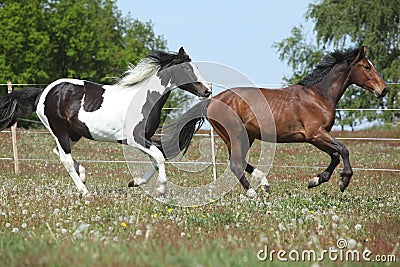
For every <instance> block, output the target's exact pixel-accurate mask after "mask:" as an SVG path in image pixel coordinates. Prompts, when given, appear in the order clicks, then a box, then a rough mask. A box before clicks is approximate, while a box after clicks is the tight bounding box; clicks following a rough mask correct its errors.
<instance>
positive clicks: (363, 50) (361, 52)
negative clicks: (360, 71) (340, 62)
mask: <svg viewBox="0 0 400 267" xmlns="http://www.w3.org/2000/svg"><path fill="white" fill-rule="evenodd" d="M366 53H367V47H366V46H364V45H363V46H361V47H360V49H358V53H357V56H356V57H355V58H354V60H353V62H358V61H360V60H361V59H363V58H364V57H365V54H366Z"/></svg>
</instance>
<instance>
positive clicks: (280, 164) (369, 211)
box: [0, 127, 400, 266]
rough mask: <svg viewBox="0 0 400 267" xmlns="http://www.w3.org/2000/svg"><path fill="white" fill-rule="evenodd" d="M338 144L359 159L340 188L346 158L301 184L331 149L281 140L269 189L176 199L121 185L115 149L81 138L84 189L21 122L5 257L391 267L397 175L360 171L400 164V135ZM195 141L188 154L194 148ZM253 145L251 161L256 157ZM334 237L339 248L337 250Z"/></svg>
mask: <svg viewBox="0 0 400 267" xmlns="http://www.w3.org/2000/svg"><path fill="white" fill-rule="evenodd" d="M399 132H400V130H399V128H392V127H389V128H385V129H379V128H377V129H372V130H368V131H361V132H335V133H334V135H335V136H337V137H381V138H382V137H388V138H399ZM342 142H343V143H345V144H346V146H347V148H348V149H349V151H350V160H351V162H352V165H353V167H354V168H355V170H354V176H353V178H352V180H351V182H350V185H349V187H348V189H347V190H346V191H345V192H344V193H341V192H340V190H339V187H338V182H339V175H340V171H341V166H342V165H339V166H338V168H337V170H336V171H335V173H334V175H333V177H332V178H331V180H330V181H329V182H328V183H325V184H323V185H321V186H319V187H317V188H314V189H311V190H308V189H307V184H308V180H309V179H310V178H312V177H314V176H315V175H316V174H318V173H319V172H321V171H322V170H323V169H322V168H321V167H325V166H327V165H328V163H329V157H328V156H327V155H325V154H324V153H322V152H320V151H318V150H317V149H316V148H314V147H312V146H310V145H308V144H279V145H277V147H276V153H275V158H274V162H273V164H274V166H276V167H272V168H271V170H270V172H269V175H268V179H269V182H270V185H271V194H269V195H266V194H264V193H263V192H262V191H260V190H257V192H258V197H257V198H256V199H248V198H247V197H246V196H245V192H244V190H243V189H242V188H241V187H240V185H239V184H237V185H236V186H235V187H234V189H233V190H232V191H231V192H230V193H228V194H227V195H225V196H224V197H223V198H221V199H217V200H215V201H213V202H212V203H210V204H208V205H204V206H198V205H193V206H192V207H186V208H183V207H176V206H172V205H166V204H163V203H160V202H159V201H157V200H155V199H153V198H152V197H150V196H148V195H147V194H145V193H144V192H143V190H142V189H141V188H128V187H127V183H128V182H129V180H130V179H131V178H132V177H131V175H130V172H129V170H128V167H127V166H126V164H125V163H124V162H123V161H124V155H123V151H122V147H121V146H120V145H118V144H109V143H100V142H93V141H88V140H82V141H81V142H80V143H78V144H77V146H76V147H75V148H74V151H73V153H74V155H75V158H76V159H78V160H81V161H82V164H83V165H84V166H85V168H86V173H87V185H88V188H89V190H90V191H91V192H95V194H92V195H91V196H89V197H81V196H80V195H79V194H77V191H76V188H75V185H74V184H73V182H72V179H70V178H69V176H68V173H67V172H66V170H65V169H64V167H63V166H62V165H61V164H60V163H59V161H58V159H57V157H56V156H55V155H54V154H53V153H52V152H51V151H52V149H53V147H54V140H53V139H52V137H51V136H50V135H49V134H41V133H32V132H23V131H22V132H21V131H20V132H18V149H19V157H20V158H22V159H24V160H23V161H21V163H20V169H21V174H20V175H18V176H17V175H15V174H14V170H13V161H11V160H6V159H3V160H0V186H1V187H0V199H1V202H0V203H1V204H0V205H1V206H0V251H1V253H0V265H1V266H286V265H287V264H288V262H289V263H291V265H295V266H373V265H376V266H378V265H379V266H380V265H382V264H383V266H397V265H398V263H399V260H400V248H399V236H400V216H399V215H400V205H399V200H400V191H399V181H400V173H399V172H393V171H382V170H363V169H365V168H370V169H397V170H398V169H400V157H399V155H400V142H399V141H365V140H364V141H354V140H343V141H342ZM197 143H198V142H197V141H196V140H195V141H194V143H193V145H192V149H191V150H190V151H189V155H188V158H190V157H194V158H195V157H196V153H198V152H197V150H196V149H195V148H196V144H197ZM0 144H1V146H0V158H12V148H11V137H10V134H9V133H0ZM259 147H260V144H259V143H258V144H256V145H255V148H254V149H253V150H252V152H251V154H250V161H251V160H252V159H256V158H257V157H258V153H259ZM217 158H218V162H220V163H221V164H220V165H218V166H219V168H220V169H219V170H218V173H220V172H221V171H223V169H225V168H226V167H227V165H226V163H227V155H226V151H225V148H224V146H223V144H222V143H221V142H220V141H218V142H217ZM27 159H31V160H27ZM87 160H94V161H96V160H109V161H121V162H114V163H106V162H92V161H87ZM287 166H290V167H287ZM221 168H222V169H221ZM167 174H168V178H169V179H170V181H173V182H174V183H181V184H182V185H183V186H196V185H199V184H207V183H209V182H210V181H211V180H212V170H211V167H210V168H207V169H205V170H204V171H202V172H199V173H196V172H190V173H188V172H182V171H180V170H179V169H177V168H175V167H174V166H171V165H167ZM153 178H155V177H153ZM338 241H343V242H345V243H346V247H345V248H343V249H339V248H338ZM279 251H281V252H280V254H279V253H278V252H279ZM282 251H283V252H282ZM310 251H312V252H313V253H315V257H316V258H315V259H313V258H312V256H313V255H312V254H310ZM324 251H330V252H332V253H333V254H332V255H328V252H324ZM334 251H336V254H335V252H334ZM369 251H370V252H371V253H369ZM271 253H272V254H271ZM357 253H358V254H357ZM362 253H366V254H367V255H364V256H367V259H369V260H370V261H369V262H367V261H366V260H365V259H364V258H362V256H363V254H362ZM302 254H303V255H304V256H305V258H304V259H302V258H301V256H302ZM278 255H280V258H279V257H278ZM357 255H359V256H360V259H359V260H357V258H356V256H357ZM390 255H394V257H395V258H394V257H392V256H390ZM264 256H267V257H264ZM271 256H272V258H271ZM329 256H330V257H331V258H330V257H329ZM335 256H336V258H335ZM260 257H261V258H262V257H264V259H265V261H262V260H260V259H259V258H260ZM296 257H298V258H296ZM308 257H311V258H308ZM346 257H347V259H346ZM285 259H286V260H287V261H288V262H285V261H284V260H285ZM320 259H323V261H320ZM393 260H397V262H389V261H393ZM378 261H379V262H378ZM382 261H386V262H385V263H382Z"/></svg>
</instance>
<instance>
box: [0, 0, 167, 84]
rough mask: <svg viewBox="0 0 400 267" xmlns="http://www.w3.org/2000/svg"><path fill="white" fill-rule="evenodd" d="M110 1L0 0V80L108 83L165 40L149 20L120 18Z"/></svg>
mask: <svg viewBox="0 0 400 267" xmlns="http://www.w3.org/2000/svg"><path fill="white" fill-rule="evenodd" d="M115 2H116V1H115V0H90V1H89V0H32V1H24V0H17V1H15V0H3V1H0V22H1V25H2V31H1V33H0V37H1V38H0V80H2V81H3V83H4V82H6V81H7V80H12V82H13V83H50V82H51V81H53V80H56V79H58V78H61V77H74V78H81V79H88V80H93V81H96V82H105V83H107V82H108V83H111V82H112V81H113V80H110V79H109V77H115V76H119V75H120V74H121V73H122V72H123V71H125V70H126V68H127V67H128V64H129V63H131V64H136V63H137V62H138V60H139V59H140V58H142V57H143V56H144V55H147V54H148V53H149V52H150V51H151V50H155V49H165V47H166V41H165V40H164V39H163V37H162V36H158V35H156V34H155V33H154V31H153V29H152V27H153V25H152V24H151V23H150V22H140V21H138V20H134V19H132V18H130V17H129V16H128V17H123V16H122V15H121V12H120V11H119V10H118V9H117V6H116V3H115Z"/></svg>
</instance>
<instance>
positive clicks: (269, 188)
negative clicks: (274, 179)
mask: <svg viewBox="0 0 400 267" xmlns="http://www.w3.org/2000/svg"><path fill="white" fill-rule="evenodd" d="M261 189H262V190H263V191H264V192H265V193H268V194H269V193H271V187H270V186H269V184H263V185H261Z"/></svg>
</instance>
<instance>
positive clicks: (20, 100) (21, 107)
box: [0, 87, 43, 131]
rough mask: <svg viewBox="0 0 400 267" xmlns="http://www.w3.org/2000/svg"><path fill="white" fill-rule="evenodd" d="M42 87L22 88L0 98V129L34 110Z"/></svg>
mask: <svg viewBox="0 0 400 267" xmlns="http://www.w3.org/2000/svg"><path fill="white" fill-rule="evenodd" d="M42 92H43V89H39V88H30V87H27V88H22V89H20V90H16V91H14V92H12V93H11V94H8V95H5V96H3V97H1V98H0V131H2V130H3V129H5V128H7V127H10V126H12V125H13V124H14V123H15V122H16V121H17V119H18V118H21V117H24V116H27V115H30V114H32V112H34V111H35V110H36V106H37V103H38V100H39V96H40V95H41V94H42Z"/></svg>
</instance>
